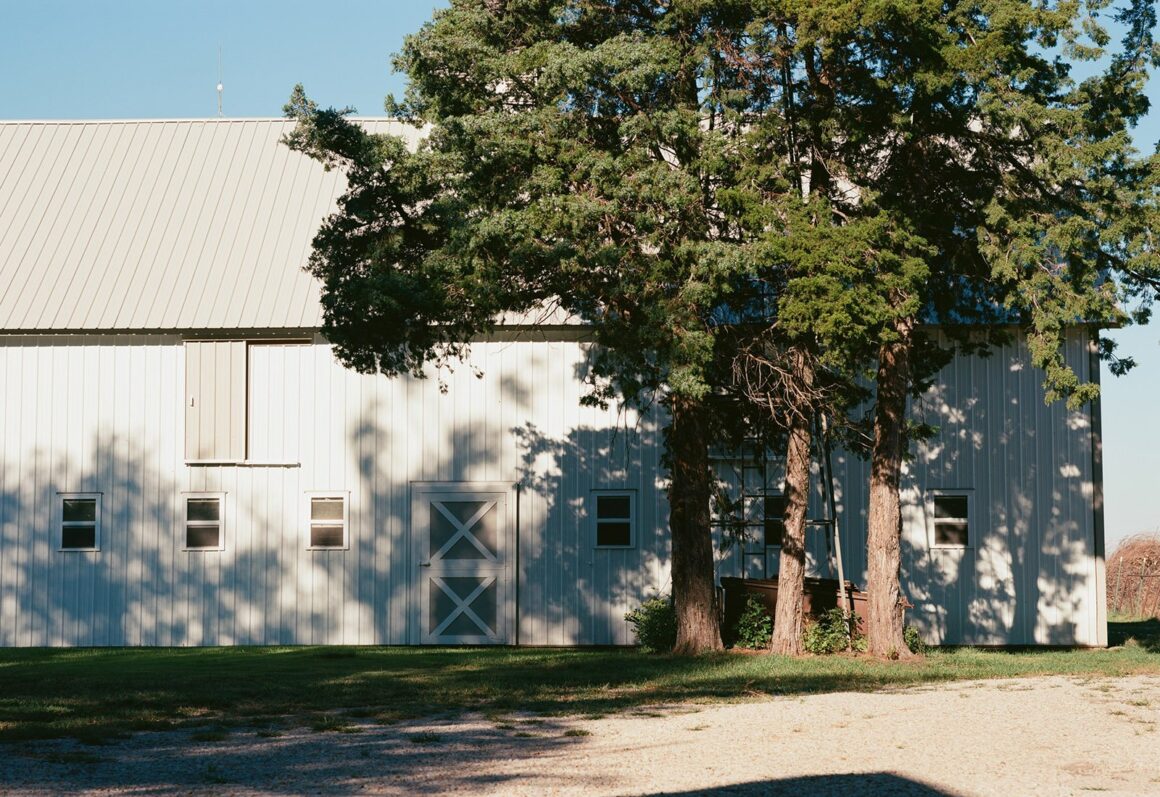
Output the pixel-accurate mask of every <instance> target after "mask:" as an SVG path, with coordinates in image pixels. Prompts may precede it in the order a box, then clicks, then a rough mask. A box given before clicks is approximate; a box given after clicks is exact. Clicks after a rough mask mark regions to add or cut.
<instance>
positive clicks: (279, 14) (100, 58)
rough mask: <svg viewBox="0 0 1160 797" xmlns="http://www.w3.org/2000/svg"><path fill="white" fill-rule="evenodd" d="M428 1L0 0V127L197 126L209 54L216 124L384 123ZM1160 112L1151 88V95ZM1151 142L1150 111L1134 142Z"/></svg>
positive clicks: (1129, 487) (1108, 428) (1159, 83)
mask: <svg viewBox="0 0 1160 797" xmlns="http://www.w3.org/2000/svg"><path fill="white" fill-rule="evenodd" d="M437 5H442V3H434V2H431V1H430V0H426V1H417V2H402V1H400V0H379V1H378V2H371V1H370V0H353V1H352V0H334V2H330V3H319V2H317V0H315V1H314V2H303V0H278V2H271V1H270V0H233V1H232V2H222V0H199V1H197V2H194V1H193V0H150V1H149V2H145V1H143V0H118V1H117V2H110V1H109V0H72V2H66V1H65V0H0V75H2V76H3V86H4V87H3V90H2V94H0V97H2V98H3V99H2V101H0V118H8V119H103V118H106V119H107V118H113V119H116V118H132V117H148V118H173V117H180V118H186V117H208V116H214V115H215V114H216V113H217V92H216V85H217V81H218V52H219V48H220V50H221V65H222V73H223V82H224V84H225V92H224V103H223V107H224V111H225V115H226V116H278V115H280V113H281V108H282V104H283V103H284V102H285V101H286V99H287V97H289V95H290V90H291V88H292V87H293V86H294V84H295V83H299V82H300V83H303V84H305V86H306V89H307V91H308V93H309V94H310V95H311V97H313V98H314V99H315V100H317V101H318V102H319V103H321V104H323V105H335V106H346V105H350V106H354V107H355V108H357V109H358V110H359V112H361V113H363V114H366V115H377V114H381V113H382V107H383V105H382V102H383V98H384V97H385V96H386V94H387V93H389V92H394V93H396V94H399V93H401V91H402V89H403V86H404V79H403V78H402V76H400V75H395V74H392V72H391V69H390V55H391V54H392V53H394V52H396V51H397V50H398V49H399V47H400V46H401V44H402V41H403V37H404V36H405V35H406V34H407V33H409V32H411V31H414V30H416V29H417V28H418V27H419V26H420V25H421V24H422V23H423V21H424V20H426V19H428V18H429V17H430V15H431V11H432V10H433V8H434V7H436V6H437ZM1149 93H1150V96H1151V97H1152V98H1153V104H1154V105H1155V106H1157V107H1158V108H1160V80H1153V81H1152V84H1151V85H1150V91H1149ZM1158 140H1160V110H1158V111H1155V112H1153V113H1152V114H1151V116H1150V117H1149V119H1148V120H1146V121H1145V123H1144V124H1142V125H1141V127H1140V129H1139V130H1138V131H1137V142H1138V146H1140V148H1141V149H1144V150H1151V149H1152V147H1153V146H1154V145H1155V144H1156V142H1157V141H1158ZM1113 337H1115V338H1117V339H1118V340H1120V341H1121V351H1122V353H1124V354H1128V355H1131V356H1133V357H1135V358H1136V360H1137V361H1138V362H1139V363H1140V367H1139V368H1137V369H1136V370H1135V371H1133V372H1132V373H1130V374H1129V375H1128V376H1126V377H1122V378H1118V379H1117V378H1114V377H1111V376H1109V375H1107V374H1106V373H1105V375H1104V380H1103V382H1104V401H1103V419H1104V454H1105V455H1104V462H1105V472H1104V473H1105V496H1106V519H1107V537H1108V543H1109V549H1110V548H1111V547H1113V546H1114V544H1115V541H1116V540H1118V539H1119V538H1121V537H1123V536H1125V535H1128V534H1132V533H1135V532H1140V531H1160V412H1158V409H1160V346H1158V340H1160V322H1158V323H1157V324H1156V325H1154V326H1152V327H1145V328H1134V329H1128V330H1123V331H1120V332H1116V333H1114V334H1113Z"/></svg>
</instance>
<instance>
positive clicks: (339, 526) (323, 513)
mask: <svg viewBox="0 0 1160 797" xmlns="http://www.w3.org/2000/svg"><path fill="white" fill-rule="evenodd" d="M346 505H347V500H346V495H344V494H342V493H308V494H307V508H308V513H309V514H308V515H307V524H306V525H307V544H306V547H308V548H310V549H311V550H326V549H334V548H340V549H341V548H346V547H347V545H348V542H347V534H346V530H347V526H348V523H347V509H346Z"/></svg>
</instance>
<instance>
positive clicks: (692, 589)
mask: <svg viewBox="0 0 1160 797" xmlns="http://www.w3.org/2000/svg"><path fill="white" fill-rule="evenodd" d="M669 410H670V413H671V416H672V421H671V423H670V425H669V428H668V430H667V434H666V443H667V445H668V457H669V476H670V483H669V526H670V529H671V536H672V579H673V606H674V608H675V609H676V614H677V645H676V647H675V648H674V652H676V653H679V654H683V655H689V654H694V653H704V652H706V651H711V650H721V647H722V645H721V625H720V623H719V622H718V620H717V606H716V604H717V595H716V589H715V588H714V585H713V538H712V535H711V533H710V529H709V496H710V494H711V492H712V479H711V476H710V472H709V428H708V424H707V418H706V417H705V415H706V410H705V408H704V406H702V405H701V404H699V403H698V402H695V401H690V400H687V399H681V398H674V399H673V400H672V401H671V402H670V405H669Z"/></svg>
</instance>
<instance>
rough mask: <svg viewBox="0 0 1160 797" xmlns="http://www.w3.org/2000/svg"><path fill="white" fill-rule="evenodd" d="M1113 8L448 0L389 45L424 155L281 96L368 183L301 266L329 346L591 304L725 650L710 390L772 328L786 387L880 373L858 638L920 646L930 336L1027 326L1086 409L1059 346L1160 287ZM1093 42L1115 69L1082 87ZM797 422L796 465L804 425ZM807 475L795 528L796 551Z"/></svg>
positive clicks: (605, 373) (704, 621)
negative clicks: (1081, 72) (910, 422)
mask: <svg viewBox="0 0 1160 797" xmlns="http://www.w3.org/2000/svg"><path fill="white" fill-rule="evenodd" d="M1103 10H1104V4H1103V3H1101V2H1095V3H1089V4H1088V5H1087V6H1084V5H1082V4H1080V3H1078V2H1060V3H1057V4H1050V3H1037V2H1029V1H1028V0H976V1H975V2H966V3H948V2H934V1H933V0H846V1H844V2H826V3H815V2H812V1H811V0H755V2H738V1H737V0H724V1H723V2H712V1H710V0H670V1H669V2H661V1H659V0H653V1H651V2H650V1H649V0H557V2H546V0H455V1H454V2H453V3H452V5H451V7H450V8H448V9H446V10H443V11H439V12H436V15H435V17H434V19H433V20H432V21H431V22H430V23H428V24H427V25H425V26H424V27H423V29H422V30H420V31H419V32H418V33H416V34H415V35H413V36H411V37H409V38H408V39H407V41H406V43H405V45H404V48H403V51H402V53H401V54H400V55H399V56H398V57H397V59H396V66H397V68H399V69H401V70H402V71H404V72H406V73H407V75H408V77H409V78H410V83H409V87H408V90H407V94H406V96H405V97H404V98H403V99H402V100H401V101H395V100H393V99H388V104H387V110H388V112H390V113H392V114H394V115H396V116H399V117H401V118H403V119H406V120H411V121H413V122H415V123H416V124H428V125H430V126H431V127H430V130H429V132H428V135H427V138H426V140H425V143H424V145H423V146H422V147H420V149H419V150H418V151H417V152H413V153H412V152H408V151H407V149H406V148H405V147H404V146H403V145H402V143H401V142H400V141H398V140H395V139H391V138H390V137H380V136H371V135H368V134H366V133H365V132H363V131H362V130H361V129H360V128H359V127H357V125H353V124H351V123H349V122H347V121H346V120H345V118H344V112H341V111H334V110H320V109H318V108H317V107H315V106H314V105H313V104H312V103H311V102H310V101H309V100H308V99H307V98H306V97H305V95H304V94H302V92H301V91H296V92H295V95H294V96H293V97H292V98H291V102H290V104H289V105H288V106H287V112H288V114H290V115H291V116H293V117H295V118H297V119H298V121H299V125H298V127H297V129H296V130H295V132H294V134H292V135H291V136H290V137H289V143H290V145H291V146H294V147H296V148H298V149H301V150H303V151H306V152H308V153H310V154H312V155H314V156H315V157H318V158H320V159H321V160H322V161H323V162H324V163H327V164H328V165H339V166H341V167H342V168H344V169H345V170H346V171H347V176H348V181H349V185H350V187H349V190H348V192H347V194H346V195H345V196H344V197H343V199H342V201H341V205H340V210H339V213H338V214H336V215H335V216H334V217H332V218H330V219H329V220H328V221H327V222H326V223H325V224H324V226H323V228H322V230H321V231H320V233H319V235H318V237H317V238H316V240H315V249H314V253H313V255H312V260H311V268H312V270H313V272H314V273H315V275H316V276H318V277H319V279H320V280H321V281H322V283H323V286H324V293H323V306H324V312H325V332H326V334H327V336H328V338H329V339H330V340H331V341H332V342H333V343H334V345H335V349H336V352H337V353H338V355H339V357H340V358H341V359H343V361H344V362H346V363H347V364H348V365H351V366H353V367H356V368H359V369H361V370H365V371H382V372H385V373H388V374H390V373H399V372H402V371H411V372H416V373H418V372H421V371H422V370H423V369H424V366H425V365H427V364H432V363H433V364H434V365H435V366H436V367H440V366H445V365H449V364H450V362H451V361H452V360H453V359H456V358H458V357H460V356H462V354H463V353H464V350H465V348H466V347H467V345H468V344H469V342H470V340H471V339H472V338H473V336H476V335H478V334H480V333H481V332H486V331H487V330H488V329H490V328H491V327H492V325H493V324H494V319H495V318H496V317H497V316H498V315H499V314H501V313H503V312H508V311H542V310H544V309H545V308H551V307H559V308H561V309H562V310H564V311H565V312H567V313H570V314H573V315H575V316H578V317H580V318H582V319H584V320H585V321H586V322H588V323H589V324H590V325H591V328H592V330H593V334H594V336H595V338H596V340H597V342H598V343H600V344H601V345H600V347H599V348H598V349H597V353H596V355H595V360H594V362H593V364H592V365H593V367H592V369H591V371H590V373H591V380H592V381H591V388H592V391H591V394H590V397H589V400H591V401H597V402H601V401H607V400H609V399H612V398H614V397H619V398H621V399H623V400H627V401H635V402H639V403H649V402H653V401H659V402H660V403H662V404H663V405H664V406H665V408H666V410H667V414H668V417H669V427H668V429H667V431H666V442H667V450H668V455H667V463H668V466H669V470H670V476H671V487H670V491H669V495H670V506H671V526H672V572H673V588H674V597H675V600H676V605H677V611H678V621H679V636H678V649H679V650H682V651H685V652H691V651H698V650H707V649H713V648H716V647H718V646H719V645H720V640H719V634H718V629H717V627H716V619H715V613H714V611H713V584H712V549H711V541H710V536H709V523H708V513H709V494H710V487H711V476H710V471H709V465H708V457H707V445H708V442H709V438H710V436H711V432H710V429H711V425H712V424H711V421H712V420H713V419H712V417H711V414H712V413H711V406H712V402H710V401H709V398H710V396H711V394H712V393H713V392H714V390H715V389H719V388H722V387H724V386H727V385H729V384H730V383H731V380H730V378H729V370H730V369H729V366H730V363H731V362H732V360H733V358H734V353H735V348H736V347H737V346H738V345H748V343H747V341H748V342H749V343H751V342H752V340H753V339H754V336H755V335H757V336H760V335H767V336H772V337H770V338H769V339H770V340H771V341H774V345H773V347H772V348H771V349H769V351H771V352H775V353H777V358H778V361H779V367H780V368H782V369H783V370H784V371H785V372H786V373H788V374H790V375H792V376H793V377H794V379H795V380H796V383H797V384H798V385H799V386H801V385H806V386H807V387H808V386H809V385H810V384H811V382H812V381H813V379H814V375H813V374H812V373H811V372H812V371H814V370H816V369H815V364H816V367H817V368H821V369H822V371H823V373H828V374H834V375H837V376H838V380H837V381H838V383H839V384H849V383H850V379H851V378H852V377H854V376H857V375H858V373H860V372H861V371H863V370H865V369H872V370H874V371H875V372H876V375H877V382H876V396H875V398H876V402H875V411H874V444H873V449H872V452H871V472H872V475H871V485H870V496H871V498H870V528H869V538H868V548H869V567H870V570H869V578H868V589H869V590H870V591H871V594H872V595H871V609H870V617H869V618H868V619H869V634H868V636H869V644H870V649H871V651H872V652H874V653H879V654H889V653H896V654H905V651H906V646H905V644H904V642H903V640H902V628H901V613H900V611H899V604H900V598H901V587H900V584H899V575H898V573H899V545H900V541H899V531H900V510H899V475H900V472H901V463H902V459H903V455H904V453H905V451H906V446H907V431H908V430H907V425H906V420H905V419H906V412H905V410H906V400H907V395H908V393H913V392H916V391H919V390H921V389H922V388H923V386H924V385H925V380H926V379H927V378H928V376H929V375H930V374H931V373H933V371H934V370H937V368H938V367H939V366H940V365H941V363H942V362H945V358H946V356H947V354H946V352H943V351H941V350H939V348H938V346H936V345H934V341H933V340H932V338H931V337H930V335H929V333H928V332H927V328H926V326H925V322H929V321H932V320H943V321H960V322H961V321H977V322H984V323H986V322H991V323H994V322H1003V323H1009V322H1012V321H1014V322H1018V323H1021V324H1023V325H1024V327H1025V328H1026V329H1027V331H1028V335H1029V339H1030V341H1031V347H1032V353H1033V357H1034V359H1035V362H1036V364H1037V365H1039V366H1040V367H1042V368H1044V371H1045V379H1046V384H1047V386H1048V389H1049V395H1050V397H1052V398H1058V397H1063V396H1066V397H1068V400H1069V401H1070V402H1071V403H1073V404H1077V403H1082V402H1083V401H1086V400H1090V399H1091V398H1093V397H1094V395H1095V387H1094V386H1091V385H1082V384H1080V383H1079V382H1078V380H1077V379H1076V376H1075V374H1074V373H1073V372H1071V370H1070V369H1069V368H1068V367H1067V364H1066V363H1065V361H1064V360H1063V357H1062V355H1061V341H1062V337H1061V336H1062V334H1063V330H1064V328H1065V327H1066V326H1068V325H1069V324H1075V323H1079V322H1090V323H1095V324H1100V323H1104V324H1106V323H1109V322H1114V321H1119V320H1120V319H1121V318H1122V311H1121V304H1122V302H1123V300H1125V299H1127V298H1136V299H1140V300H1142V301H1141V304H1140V310H1139V313H1140V315H1141V317H1144V316H1146V314H1147V309H1148V304H1149V302H1150V298H1151V296H1152V294H1153V292H1154V291H1155V290H1156V288H1157V285H1158V276H1157V275H1158V274H1160V266H1158V264H1157V259H1156V256H1155V254H1154V247H1153V245H1152V242H1151V238H1150V234H1151V233H1150V219H1151V217H1152V216H1151V214H1154V213H1155V208H1154V204H1155V196H1154V193H1153V192H1154V191H1155V183H1154V180H1155V164H1154V162H1153V161H1152V160H1148V159H1141V158H1138V157H1137V156H1136V155H1135V154H1134V153H1133V151H1132V150H1131V147H1130V143H1129V139H1128V129H1129V127H1130V126H1131V125H1132V124H1133V123H1134V122H1135V120H1136V119H1137V118H1139V116H1140V115H1141V114H1142V113H1143V112H1144V111H1145V110H1146V108H1147V103H1146V100H1145V99H1144V97H1143V94H1142V89H1143V83H1144V80H1145V79H1146V70H1147V68H1148V67H1149V65H1150V64H1151V63H1152V62H1153V61H1154V60H1155V57H1156V53H1155V48H1154V45H1153V42H1152V28H1153V27H1154V22H1155V19H1154V13H1153V9H1152V2H1151V0H1130V2H1129V3H1128V4H1127V5H1126V6H1124V8H1123V9H1121V10H1119V11H1115V12H1114V15H1115V18H1116V19H1117V20H1118V23H1119V25H1120V26H1121V27H1123V28H1124V30H1125V31H1126V33H1125V35H1124V37H1123V41H1122V46H1121V48H1120V49H1119V51H1118V52H1117V53H1116V54H1114V55H1111V56H1109V55H1108V54H1107V53H1105V52H1104V49H1103V48H1104V46H1105V45H1106V44H1107V43H1108V41H1109V40H1108V37H1107V35H1106V34H1105V33H1104V32H1103V30H1102V28H1100V26H1099V24H1098V19H1097V15H1098V14H1099V13H1101V12H1102V11H1103ZM1080 60H1092V61H1094V62H1097V63H1100V64H1104V65H1105V66H1106V68H1105V69H1104V71H1103V72H1101V73H1100V74H1098V75H1096V76H1095V77H1093V78H1089V79H1087V80H1084V81H1082V82H1079V83H1075V82H1073V81H1072V80H1071V78H1070V76H1069V75H1070V69H1071V64H1072V63H1073V62H1075V61H1080ZM755 313H756V314H755ZM976 328H979V329H984V330H992V329H994V327H988V326H982V327H976ZM762 329H764V330H765V331H761V330H762ZM755 330H757V331H755ZM961 342H962V343H963V344H964V345H974V344H975V343H977V341H974V340H973V339H968V338H967V337H966V336H964V337H963V340H962V341H961ZM984 343H985V341H984ZM1103 351H1104V352H1105V354H1110V353H1111V349H1110V346H1109V345H1108V344H1106V343H1105V344H1103ZM783 355H784V356H783ZM806 364H809V365H810V370H811V372H807V371H806V370H803V367H804V366H805V365H806ZM798 392H799V394H800V393H801V391H798ZM805 393H806V394H808V393H809V391H808V390H807V391H805ZM841 403H842V402H841V401H839V402H838V404H839V405H841ZM806 409H812V408H810V407H806V406H803V407H799V408H797V410H796V411H791V412H790V413H789V415H788V416H787V417H790V418H792V417H794V412H799V414H805V413H804V410H806ZM795 434H796V438H795V439H796V441H797V442H796V443H795V446H796V449H795V450H797V451H799V453H800V451H801V450H802V444H803V443H804V445H805V449H804V450H805V451H806V452H808V448H809V442H808V425H806V426H805V427H804V429H802V428H799V429H797V431H796V432H795ZM803 434H804V437H803ZM791 436H792V435H791ZM799 459H801V458H800V457H799ZM798 475H799V476H800V473H799V474H798ZM798 492H800V493H801V495H800V500H799V499H794V496H793V495H791V496H790V497H791V500H790V501H789V502H787V503H788V504H789V506H787V520H789V521H790V522H789V523H788V524H787V535H790V534H797V533H800V534H801V536H802V537H803V538H804V490H798ZM791 553H792V552H791ZM799 570H800V568H799ZM785 573H786V577H787V579H788V578H789V577H790V576H792V577H793V579H794V580H795V581H796V580H798V579H800V572H796V571H794V569H793V567H792V563H791V566H790V567H789V568H787V570H786V571H785ZM786 591H787V592H789V591H791V590H786ZM797 591H798V592H799V593H800V588H799V589H798V590H797ZM792 610H793V607H792V606H787V612H790V614H788V615H787V616H793V612H792ZM796 616H797V617H798V618H799V625H800V595H799V604H798V607H797V609H796ZM779 622H780V608H779ZM786 649H787V650H789V651H790V652H792V646H790V647H788V648H786Z"/></svg>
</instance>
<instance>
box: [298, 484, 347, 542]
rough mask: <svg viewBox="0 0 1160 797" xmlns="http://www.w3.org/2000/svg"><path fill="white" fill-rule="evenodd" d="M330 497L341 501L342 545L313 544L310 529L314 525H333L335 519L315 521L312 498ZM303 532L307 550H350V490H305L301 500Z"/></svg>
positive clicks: (311, 529)
mask: <svg viewBox="0 0 1160 797" xmlns="http://www.w3.org/2000/svg"><path fill="white" fill-rule="evenodd" d="M315 498H330V499H334V498H337V499H340V500H341V501H342V545H313V544H312V543H311V531H313V529H314V526H315V525H320V526H333V525H335V521H333V520H323V521H318V522H317V523H316V522H315V520H314V512H313V510H314V499H315ZM302 528H303V533H304V535H305V539H306V550H308V551H348V550H350V491H349V490H307V491H306V493H304V501H303V522H302Z"/></svg>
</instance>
